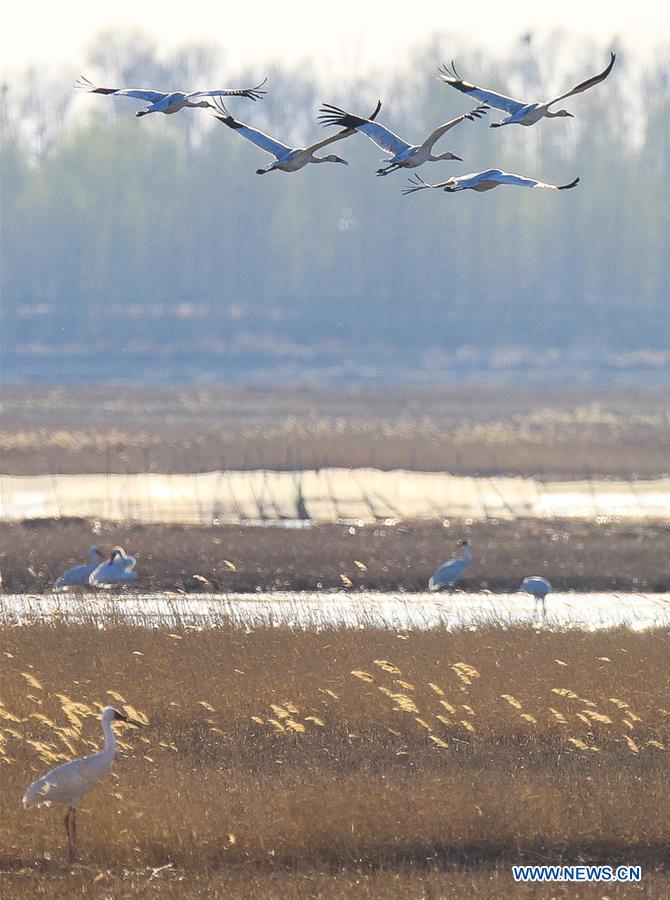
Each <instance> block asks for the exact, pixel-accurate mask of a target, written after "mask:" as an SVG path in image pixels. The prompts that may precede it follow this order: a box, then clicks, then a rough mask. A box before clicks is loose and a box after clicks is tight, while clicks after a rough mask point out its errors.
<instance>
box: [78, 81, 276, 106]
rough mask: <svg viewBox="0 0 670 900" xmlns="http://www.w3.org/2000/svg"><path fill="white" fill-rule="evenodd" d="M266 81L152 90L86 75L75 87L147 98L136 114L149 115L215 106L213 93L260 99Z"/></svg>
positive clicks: (141, 98)
mask: <svg viewBox="0 0 670 900" xmlns="http://www.w3.org/2000/svg"><path fill="white" fill-rule="evenodd" d="M266 81H267V78H266V79H265V81H262V82H261V83H260V84H258V85H256V87H254V88H230V89H229V88H222V89H221V90H214V91H192V92H191V93H186V92H184V91H172V92H171V93H167V94H166V93H165V92H163V91H152V90H147V89H145V88H105V87H98V86H97V85H95V84H93V82H91V81H89V80H88V78H86V77H85V76H84V75H81V76H80V78H79V79H78V80H77V81H76V82H75V85H74V86H75V88H77V89H78V90H81V91H88V93H90V94H113V95H115V96H116V97H131V98H132V99H133V100H144V101H145V102H146V103H148V104H149V106H148V107H147V108H146V109H140V110H139V111H138V112H136V113H135V115H136V116H147V115H149V113H155V112H160V113H165V115H168V116H170V115H172V113H176V112H179V110H180V109H183V108H184V107H185V106H200V107H208V108H209V109H214V106H213V105H212V104H211V103H210V102H209V100H208V99H207V98H213V97H246V98H247V99H248V100H260V99H261V98H262V96H263V94H265V93H266V92H265V91H261V90H260V88H262V87H263V85H264V84H265V82H266Z"/></svg>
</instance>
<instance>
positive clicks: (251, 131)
mask: <svg viewBox="0 0 670 900" xmlns="http://www.w3.org/2000/svg"><path fill="white" fill-rule="evenodd" d="M217 105H218V108H219V109H220V110H222V112H223V113H224V115H223V116H218V115H215V116H214V118H215V119H218V120H219V122H223V124H224V125H227V126H228V128H232V129H233V130H234V131H236V132H237V133H238V134H239V135H241V136H242V137H243V138H246V139H247V140H248V141H250V142H251V143H252V144H255V145H256V146H257V147H260V148H261V150H265V152H266V153H270V154H271V155H272V156H274V157H275V159H281V158H282V156H286V154H287V153H290V152H291V150H292V149H293V148H292V147H288V146H287V145H286V144H282V143H280V141H276V140H275V139H274V138H271V137H270V135H269V134H265V132H264V131H259V130H258V129H257V128H252V127H251V126H250V125H245V124H244V122H238V121H237V119H234V118H233V117H232V116H231V115H230V113H229V112H228V110H227V109H226V107H225V106H224V105H223V103H221V102H220V101H219V103H218V104H217Z"/></svg>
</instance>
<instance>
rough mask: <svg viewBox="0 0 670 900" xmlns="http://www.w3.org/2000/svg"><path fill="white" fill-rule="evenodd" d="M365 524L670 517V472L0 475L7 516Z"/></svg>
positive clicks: (0, 503)
mask: <svg viewBox="0 0 670 900" xmlns="http://www.w3.org/2000/svg"><path fill="white" fill-rule="evenodd" d="M64 516H75V517H81V518H88V519H105V520H107V521H115V522H120V521H132V522H145V523H147V524H149V523H158V522H162V523H175V524H176V523H181V524H201V525H207V524H209V525H211V524H220V523H224V522H234V523H238V522H247V523H248V522H253V521H261V522H275V523H277V522H288V521H295V520H297V521H305V520H311V521H314V522H339V521H343V520H360V521H364V522H375V521H380V520H381V521H383V520H385V519H422V520H435V519H438V520H439V519H441V518H444V517H447V518H450V517H451V518H475V519H487V518H491V517H495V518H500V519H524V518H535V519H555V518H588V519H594V518H601V519H606V518H608V517H615V518H624V519H631V518H632V519H648V520H658V519H661V520H662V519H668V518H670V478H657V479H652V480H647V481H641V480H639V481H610V480H588V481H556V482H546V481H544V480H543V479H540V478H533V477H528V478H520V477H495V478H494V477H491V478H486V477H478V478H474V477H469V476H457V475H449V474H448V473H446V472H414V471H405V470H401V469H397V470H394V471H392V472H385V471H380V470H379V469H369V468H367V469H341V468H333V469H320V470H318V471H303V472H270V471H264V470H257V471H244V472H232V471H225V472H223V471H221V472H200V473H194V474H188V475H184V474H182V475H165V474H158V473H138V474H135V475H118V474H117V475H102V474H101V475H39V476H37V475H36V476H32V475H31V476H24V475H22V476H9V475H0V520H3V521H8V522H12V521H20V520H22V519H30V518H37V519H43V518H57V517H64Z"/></svg>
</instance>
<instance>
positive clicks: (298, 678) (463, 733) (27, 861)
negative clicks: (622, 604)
mask: <svg viewBox="0 0 670 900" xmlns="http://www.w3.org/2000/svg"><path fill="white" fill-rule="evenodd" d="M669 650H670V634H668V632H667V631H662V632H646V633H631V632H628V631H624V630H618V631H612V632H598V633H578V632H575V633H569V632H566V633H551V632H547V631H541V632H537V631H534V630H533V629H514V630H508V631H504V630H497V629H493V628H491V629H484V630H480V631H477V632H471V631H463V632H456V633H447V632H443V631H433V632H421V633H418V632H417V633H415V632H403V633H395V632H393V631H375V630H366V631H363V632H357V631H346V632H345V631H337V630H331V631H328V630H326V631H324V632H321V633H313V632H307V633H304V632H303V633H293V632H290V631H288V630H281V629H276V630H258V631H253V632H245V631H243V630H235V629H221V630H210V631H196V630H188V629H175V630H174V631H173V632H168V631H167V630H158V629H157V630H150V629H141V628H132V627H125V626H119V627H115V628H113V629H110V630H100V629H98V628H94V627H92V626H89V625H81V626H74V627H65V626H63V625H62V624H59V623H57V622H54V624H53V626H44V625H43V626H29V627H25V628H18V629H13V630H4V631H3V632H2V634H1V637H0V679H1V680H0V684H1V685H2V688H1V691H0V700H1V701H2V703H1V704H0V736H1V741H0V773H1V774H2V791H1V792H0V848H1V849H0V893H2V896H3V898H4V897H17V898H27V897H36V896H43V897H63V898H64V897H72V896H77V895H85V896H100V897H114V898H116V897H119V898H120V897H127V896H131V895H132V896H146V897H149V896H161V897H204V896H216V897H233V896H234V897H259V898H261V897H262V898H264V897H287V898H292V897H296V898H298V897H340V896H343V897H344V896H346V897H399V898H410V897H412V898H413V897H446V896H449V897H503V896H550V895H551V896H555V897H563V896H566V897H567V896H573V897H574V896H579V897H603V896H607V897H624V896H633V895H636V894H637V892H638V890H637V889H633V888H631V887H627V888H625V889H624V888H622V887H619V888H617V887H612V886H610V885H607V886H605V885H600V886H594V887H593V888H591V889H589V888H584V887H581V886H580V888H579V893H572V892H570V888H560V887H559V886H556V888H555V889H551V890H550V892H548V891H547V890H546V889H538V888H537V887H535V888H533V887H529V888H528V889H527V890H526V891H525V890H522V889H521V888H516V887H513V885H512V881H511V874H510V867H511V865H512V863H515V862H520V861H526V862H532V863H556V862H565V863H577V862H600V863H612V864H619V863H627V864H628V863H630V864H633V863H635V864H640V865H641V866H642V867H643V873H644V880H643V884H642V885H641V886H640V888H639V892H640V893H644V894H645V896H657V897H661V896H667V895H668V892H669V891H670V873H669V871H668V855H667V848H668V842H669V841H670V799H669V794H668V790H667V770H668V750H669V748H670V709H669V704H668V688H669V687H670V653H669V652H668V651H669ZM110 702H112V703H115V704H116V705H118V706H120V707H121V708H125V707H127V708H128V712H130V714H131V715H136V714H137V713H139V714H140V716H146V717H147V720H148V726H147V728H146V729H143V730H142V731H140V730H135V729H131V728H125V730H121V729H119V733H120V735H121V740H122V746H121V751H120V754H119V757H118V758H117V761H116V763H115V766H114V769H113V772H112V775H111V776H110V777H108V779H107V780H106V781H105V782H104V784H102V785H100V786H99V787H98V788H96V790H95V791H94V792H93V793H92V794H91V795H90V796H89V797H88V799H87V800H86V801H85V804H84V808H83V809H82V812H81V814H80V817H79V840H80V851H81V857H82V864H81V866H79V867H75V868H74V869H73V870H70V869H69V868H68V867H67V865H66V864H65V863H64V862H63V860H64V856H65V830H64V828H63V825H62V810H61V809H54V808H50V809H42V810H35V809H33V810H27V811H26V810H23V809H22V807H21V803H20V798H21V795H22V792H23V790H24V788H25V787H26V785H27V784H28V783H29V782H30V781H32V780H33V779H34V778H35V777H37V776H38V775H39V774H41V773H43V772H44V771H46V770H47V769H49V768H51V767H52V766H53V765H54V764H56V763H57V762H59V761H60V760H62V759H65V758H67V757H69V756H71V755H73V754H80V753H82V752H88V751H91V750H92V749H93V748H94V747H97V746H99V744H100V737H101V735H100V727H99V722H98V721H97V719H96V716H97V712H98V708H99V706H101V705H105V704H107V703H110Z"/></svg>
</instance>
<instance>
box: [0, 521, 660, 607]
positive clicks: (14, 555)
mask: <svg viewBox="0 0 670 900" xmlns="http://www.w3.org/2000/svg"><path fill="white" fill-rule="evenodd" d="M464 537H467V538H468V539H470V540H471V541H472V546H473V554H474V559H473V562H472V565H471V566H470V567H469V568H468V570H467V571H466V573H465V574H464V576H463V578H462V581H461V582H460V585H461V586H462V587H463V588H464V589H465V590H475V589H482V588H483V589H487V588H488V589H490V590H493V591H503V590H506V591H509V590H516V589H517V588H518V586H519V584H520V583H521V579H522V577H523V576H524V575H529V574H538V575H546V576H547V577H548V578H549V580H550V581H551V583H552V585H553V586H554V588H555V589H558V590H571V589H572V590H579V591H584V590H601V591H603V590H606V591H609V590H634V591H667V590H670V563H669V560H670V523H667V522H666V523H662V522H659V523H645V522H630V523H616V522H604V523H601V524H598V523H594V522H591V521H580V520H564V521H556V522H547V521H530V520H523V521H518V522H509V521H497V520H489V521H486V522H462V521H457V520H454V521H451V522H447V523H444V524H443V523H441V522H432V523H431V522H429V523H417V522H407V523H404V524H401V525H396V526H391V525H384V524H382V523H378V524H375V525H366V526H362V527H358V526H350V525H335V524H332V525H328V524H323V525H314V526H312V527H311V528H306V529H283V528H278V527H268V528H260V527H243V526H237V525H222V526H215V527H214V526H212V527H188V526H178V525H174V526H169V525H137V524H135V525H133V524H118V523H104V522H88V521H85V520H78V519H76V520H62V519H61V520H47V521H42V520H35V521H27V522H19V523H0V571H1V572H2V583H3V587H4V589H5V590H6V591H10V592H23V591H30V592H35V593H39V592H41V591H45V590H49V589H50V588H51V587H52V585H53V583H54V581H55V580H56V579H57V578H58V576H59V575H60V574H62V573H63V572H64V571H65V569H67V568H69V567H70V566H72V565H74V564H76V563H79V562H83V561H84V560H85V559H86V558H87V550H88V548H89V547H90V546H91V545H92V544H97V545H99V546H100V547H101V548H107V549H109V548H110V547H112V546H114V545H115V544H121V545H122V546H124V547H125V548H126V549H127V550H128V551H129V552H131V553H132V554H133V555H136V556H137V570H138V572H139V573H140V580H139V582H138V583H137V586H138V588H140V589H142V590H177V591H187V592H190V591H203V590H205V591H212V590H214V591H256V590H320V589H334V588H339V589H341V590H383V591H390V590H393V591H397V590H407V591H420V590H425V588H426V584H427V582H428V578H429V577H430V575H431V574H432V572H433V571H434V570H435V568H436V566H437V565H438V564H439V563H440V562H443V561H444V560H445V559H449V558H450V557H451V556H453V555H454V554H455V552H456V551H457V548H456V546H455V545H456V541H457V540H458V539H459V538H464Z"/></svg>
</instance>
